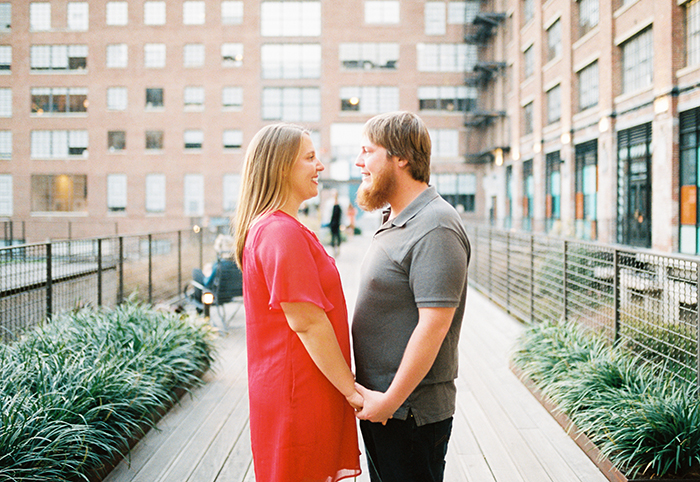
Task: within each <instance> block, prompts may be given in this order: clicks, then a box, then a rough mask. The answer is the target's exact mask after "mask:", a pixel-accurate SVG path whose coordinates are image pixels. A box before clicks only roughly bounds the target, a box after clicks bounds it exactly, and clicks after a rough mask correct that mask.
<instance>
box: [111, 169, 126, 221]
mask: <svg viewBox="0 0 700 482" xmlns="http://www.w3.org/2000/svg"><path fill="white" fill-rule="evenodd" d="M126 186H127V184H126V174H108V175H107V209H108V210H109V211H110V212H122V211H126V199H127V198H126Z"/></svg>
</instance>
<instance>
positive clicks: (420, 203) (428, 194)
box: [382, 186, 438, 228]
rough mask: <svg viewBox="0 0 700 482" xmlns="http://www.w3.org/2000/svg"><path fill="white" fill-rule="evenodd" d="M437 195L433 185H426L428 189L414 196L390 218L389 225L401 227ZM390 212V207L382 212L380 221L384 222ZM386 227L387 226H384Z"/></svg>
mask: <svg viewBox="0 0 700 482" xmlns="http://www.w3.org/2000/svg"><path fill="white" fill-rule="evenodd" d="M436 197H438V192H437V189H435V186H428V189H426V190H425V191H423V192H422V193H420V194H419V195H418V197H416V198H415V199H414V200H413V201H411V203H410V204H409V205H408V206H406V207H405V208H404V210H403V211H401V212H400V213H399V215H398V216H396V217H395V218H394V219H392V220H391V225H392V226H396V227H399V228H400V227H403V226H404V225H405V224H406V223H407V222H408V221H409V220H410V219H411V218H413V217H414V216H415V215H416V214H418V213H419V212H420V211H421V210H422V209H423V208H424V207H425V206H427V205H428V204H429V203H430V202H431V201H432V200H433V199H435V198H436ZM390 213H391V210H390V209H386V210H385V211H384V212H383V213H382V221H383V224H385V223H386V221H387V220H388V218H389V214H390ZM386 227H388V226H386Z"/></svg>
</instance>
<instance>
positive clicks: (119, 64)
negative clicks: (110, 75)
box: [107, 44, 129, 69]
mask: <svg viewBox="0 0 700 482" xmlns="http://www.w3.org/2000/svg"><path fill="white" fill-rule="evenodd" d="M128 61H129V49H128V47H127V45H126V44H110V45H107V68H108V69H125V68H126V66H127V64H128Z"/></svg>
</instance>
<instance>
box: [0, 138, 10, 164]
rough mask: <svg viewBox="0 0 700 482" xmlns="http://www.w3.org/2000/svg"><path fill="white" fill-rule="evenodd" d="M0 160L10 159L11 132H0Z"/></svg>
mask: <svg viewBox="0 0 700 482" xmlns="http://www.w3.org/2000/svg"><path fill="white" fill-rule="evenodd" d="M0 159H5V160H7V159H12V131H0Z"/></svg>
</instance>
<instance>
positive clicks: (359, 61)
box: [340, 43, 399, 70]
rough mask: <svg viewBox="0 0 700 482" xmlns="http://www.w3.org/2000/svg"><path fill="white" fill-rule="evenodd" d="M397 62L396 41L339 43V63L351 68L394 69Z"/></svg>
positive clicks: (397, 45) (397, 50) (397, 46)
mask: <svg viewBox="0 0 700 482" xmlns="http://www.w3.org/2000/svg"><path fill="white" fill-rule="evenodd" d="M398 62H399V44H397V43H346V44H340V65H341V66H342V67H343V68H345V69H351V70H356V69H359V70H396V66H397V64H398Z"/></svg>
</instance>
